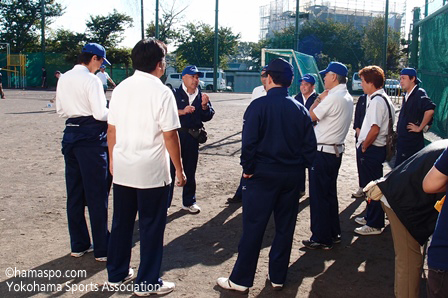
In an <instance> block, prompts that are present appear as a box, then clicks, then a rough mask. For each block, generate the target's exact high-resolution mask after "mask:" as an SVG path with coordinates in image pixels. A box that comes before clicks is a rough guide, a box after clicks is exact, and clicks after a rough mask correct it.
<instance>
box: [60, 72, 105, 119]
mask: <svg viewBox="0 0 448 298" xmlns="http://www.w3.org/2000/svg"><path fill="white" fill-rule="evenodd" d="M106 104H107V101H106V96H105V95H104V90H103V84H102V83H101V80H100V79H99V78H98V77H97V76H96V75H94V74H93V73H91V72H90V71H89V69H88V68H87V67H85V66H84V65H81V64H78V65H75V66H74V67H73V68H72V69H71V70H69V71H67V72H66V73H64V75H63V76H61V77H60V78H59V80H58V85H57V88H56V111H57V113H58V114H59V116H60V117H63V118H78V117H82V116H93V118H95V119H96V120H99V121H107V114H108V113H109V110H108V109H107V108H106Z"/></svg>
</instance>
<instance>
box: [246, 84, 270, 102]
mask: <svg viewBox="0 0 448 298" xmlns="http://www.w3.org/2000/svg"><path fill="white" fill-rule="evenodd" d="M266 94H267V92H266V89H264V86H263V85H261V86H258V87H255V88H254V90H252V96H251V99H250V100H254V99H257V98H259V97H262V96H266Z"/></svg>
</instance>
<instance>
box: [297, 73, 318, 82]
mask: <svg viewBox="0 0 448 298" xmlns="http://www.w3.org/2000/svg"><path fill="white" fill-rule="evenodd" d="M302 81H305V82H308V83H310V84H312V85H314V84H316V79H315V78H314V76H313V75H312V74H310V73H307V74H306V75H304V76H303V77H301V78H300V79H299V83H301V82H302Z"/></svg>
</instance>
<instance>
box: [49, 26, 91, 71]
mask: <svg viewBox="0 0 448 298" xmlns="http://www.w3.org/2000/svg"><path fill="white" fill-rule="evenodd" d="M86 41H87V36H86V34H84V33H76V32H73V31H70V30H66V29H58V30H57V31H56V33H55V34H53V36H51V37H50V38H49V39H48V41H47V51H48V52H53V53H64V56H65V60H66V61H67V62H69V63H73V64H76V60H77V57H78V54H79V53H80V52H81V49H82V47H83V46H84V44H86Z"/></svg>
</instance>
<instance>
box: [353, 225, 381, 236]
mask: <svg viewBox="0 0 448 298" xmlns="http://www.w3.org/2000/svg"><path fill="white" fill-rule="evenodd" d="M382 232H383V230H382V229H377V228H373V227H369V226H368V225H363V226H362V227H359V228H356V229H355V233H357V234H359V235H379V234H381V233H382Z"/></svg>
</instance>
